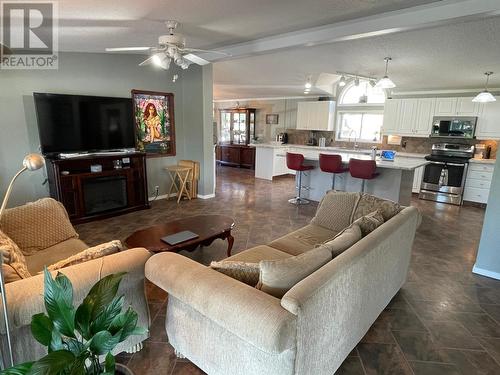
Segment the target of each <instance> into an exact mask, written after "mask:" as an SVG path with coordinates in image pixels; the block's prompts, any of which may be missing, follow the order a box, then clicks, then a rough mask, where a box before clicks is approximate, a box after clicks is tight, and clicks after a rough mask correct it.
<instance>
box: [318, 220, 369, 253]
mask: <svg viewBox="0 0 500 375" xmlns="http://www.w3.org/2000/svg"><path fill="white" fill-rule="evenodd" d="M361 238H362V234H361V228H360V227H359V225H357V224H353V225H351V226H349V227H347V228H346V229H345V230H344V231H342V232H341V233H339V234H338V235H337V236H336V237H335V238H334V239H333V240H331V241H328V242H325V243H324V244H322V245H321V246H319V247H324V248H325V249H328V250H329V251H330V252H331V253H332V257H333V258H335V257H336V256H338V255H340V254H342V253H343V252H344V251H346V250H347V249H348V248H350V247H351V246H352V245H354V244H355V243H356V242H358V241H359V240H360V239H361Z"/></svg>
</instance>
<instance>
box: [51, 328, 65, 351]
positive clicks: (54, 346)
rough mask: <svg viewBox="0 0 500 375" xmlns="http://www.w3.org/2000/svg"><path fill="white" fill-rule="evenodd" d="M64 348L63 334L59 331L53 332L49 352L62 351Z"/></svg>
mask: <svg viewBox="0 0 500 375" xmlns="http://www.w3.org/2000/svg"><path fill="white" fill-rule="evenodd" d="M61 349H64V348H63V342H62V337H61V334H60V333H59V331H58V330H57V329H55V328H54V329H53V330H52V337H51V339H50V345H49V352H52V351H56V350H61Z"/></svg>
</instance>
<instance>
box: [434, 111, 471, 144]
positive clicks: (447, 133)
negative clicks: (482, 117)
mask: <svg viewBox="0 0 500 375" xmlns="http://www.w3.org/2000/svg"><path fill="white" fill-rule="evenodd" d="M476 123H477V117H464V116H458V117H434V118H433V120H432V131H431V137H453V138H462V139H473V138H474V134H475V132H476Z"/></svg>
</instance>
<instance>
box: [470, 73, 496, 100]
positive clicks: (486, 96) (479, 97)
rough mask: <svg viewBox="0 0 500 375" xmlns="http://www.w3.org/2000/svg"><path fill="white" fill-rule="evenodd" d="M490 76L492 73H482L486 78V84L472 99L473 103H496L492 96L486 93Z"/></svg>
mask: <svg viewBox="0 0 500 375" xmlns="http://www.w3.org/2000/svg"><path fill="white" fill-rule="evenodd" d="M492 74H493V72H486V73H484V75H485V76H486V84H485V85H484V90H483V91H481V92H480V93H479V94H477V95H476V97H475V98H474V99H472V101H473V102H474V103H491V102H496V101H497V99H496V98H495V97H494V96H493V94H492V93H491V92H489V91H488V82H489V80H490V76H491V75H492Z"/></svg>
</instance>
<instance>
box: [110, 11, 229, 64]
mask: <svg viewBox="0 0 500 375" xmlns="http://www.w3.org/2000/svg"><path fill="white" fill-rule="evenodd" d="M178 25H179V23H178V22H177V21H172V20H170V21H165V26H166V27H167V29H168V34H167V35H160V37H159V38H158V45H157V46H156V47H118V48H106V51H107V52H132V51H134V52H136V51H148V52H149V53H150V55H151V56H150V57H148V58H147V59H146V60H144V61H143V62H141V63H140V64H139V65H140V66H143V65H149V64H154V65H157V66H159V67H161V68H163V69H165V70H168V68H169V67H170V63H171V62H172V61H173V62H174V64H176V65H178V66H180V67H181V68H182V69H187V68H188V67H189V65H190V64H191V63H195V64H198V65H207V64H210V61H208V60H205V59H204V58H202V57H200V56H198V55H195V54H194V53H193V52H209V53H216V54H220V55H225V56H229V54H228V53H225V52H220V51H214V50H204V49H198V48H187V47H186V41H185V39H184V37H183V36H182V35H181V34H174V30H175V29H176V28H177V26H178Z"/></svg>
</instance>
